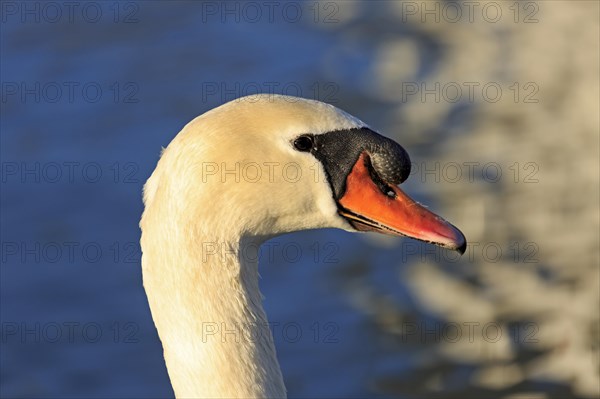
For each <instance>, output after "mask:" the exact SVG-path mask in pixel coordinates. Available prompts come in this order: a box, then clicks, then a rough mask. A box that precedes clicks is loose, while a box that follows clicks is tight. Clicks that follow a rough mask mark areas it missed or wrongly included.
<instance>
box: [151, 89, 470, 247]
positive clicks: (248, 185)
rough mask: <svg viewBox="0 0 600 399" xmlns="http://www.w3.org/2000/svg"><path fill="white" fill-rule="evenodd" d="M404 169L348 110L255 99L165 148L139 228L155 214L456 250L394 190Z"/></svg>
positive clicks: (265, 234) (443, 227)
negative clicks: (405, 240)
mask: <svg viewBox="0 0 600 399" xmlns="http://www.w3.org/2000/svg"><path fill="white" fill-rule="evenodd" d="M409 174H410V158H409V156H408V154H407V152H406V151H405V150H404V148H403V147H402V146H400V145H399V144H398V143H396V142H394V141H393V140H390V139H388V138H386V137H383V136H381V135H380V134H378V133H377V132H375V131H374V130H372V129H371V128H370V127H369V126H367V125H366V124H365V123H363V122H362V121H360V120H359V119H357V118H355V117H353V116H351V115H349V114H347V113H346V112H344V111H341V110H339V109H337V108H336V107H334V106H332V105H329V104H325V103H322V102H319V101H313V100H306V99H301V98H296V97H289V96H279V95H265V94H263V95H253V96H248V97H243V98H240V99H237V100H234V101H231V102H229V103H227V104H225V105H222V106H220V107H218V108H215V109H213V110H211V111H209V112H207V113H205V114H203V115H201V116H199V117H197V118H196V119H194V120H193V121H191V122H190V123H189V124H188V125H186V126H185V127H184V129H183V130H182V131H181V132H180V133H179V134H178V135H177V137H176V138H175V139H174V140H173V141H172V142H171V144H170V145H169V146H168V147H167V148H166V149H165V150H164V152H163V155H162V157H161V160H160V161H159V164H158V166H157V168H156V170H155V172H154V173H153V175H152V176H151V178H150V179H149V180H148V183H147V184H146V186H145V188H144V202H145V205H146V211H145V212H144V217H143V219H142V227H143V225H144V223H145V220H144V219H147V218H150V217H151V216H148V213H151V212H150V211H151V210H153V211H154V212H153V213H154V214H161V215H162V216H163V217H167V218H169V220H171V221H173V222H174V223H179V224H183V225H186V226H188V227H189V229H188V232H199V233H200V234H204V235H206V233H211V234H213V235H216V236H220V237H228V236H232V235H233V236H235V237H238V238H240V237H241V238H243V237H256V238H261V239H266V238H269V237H272V236H275V235H278V234H283V233H287V232H292V231H297V230H305V229H315V228H324V227H330V228H331V227H332V228H340V229H344V230H348V231H376V232H379V233H384V234H391V235H402V236H408V237H412V238H415V239H418V240H422V241H427V242H430V243H433V244H436V245H439V246H442V247H446V248H449V249H454V250H457V251H459V252H461V253H463V252H464V250H465V248H466V240H465V237H464V236H463V234H462V233H461V232H460V231H459V230H458V229H457V228H456V227H454V226H453V225H451V224H450V223H448V222H446V221H445V220H444V219H442V218H441V217H439V216H437V215H435V214H434V213H432V212H430V211H429V210H427V209H426V208H425V207H423V206H422V205H420V204H418V203H417V202H415V201H413V200H412V199H411V198H410V197H408V196H407V195H406V194H405V193H404V192H403V190H402V189H401V188H400V187H399V185H400V184H401V183H402V182H404V181H405V180H406V179H407V178H408V176H409ZM163 220H164V219H163Z"/></svg>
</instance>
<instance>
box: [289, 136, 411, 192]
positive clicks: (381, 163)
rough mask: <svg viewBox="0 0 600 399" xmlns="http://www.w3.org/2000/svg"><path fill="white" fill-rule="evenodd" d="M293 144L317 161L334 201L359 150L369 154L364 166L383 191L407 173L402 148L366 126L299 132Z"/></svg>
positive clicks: (403, 177)
mask: <svg viewBox="0 0 600 399" xmlns="http://www.w3.org/2000/svg"><path fill="white" fill-rule="evenodd" d="M311 139H312V143H311ZM294 147H295V148H296V149H297V150H298V151H304V152H308V151H310V153H311V154H312V155H313V156H314V157H315V158H317V159H318V160H319V161H320V162H321V164H322V165H323V168H324V170H325V173H326V175H327V178H328V179H329V184H330V185H331V188H332V190H333V196H334V199H335V200H336V201H339V200H340V199H341V198H342V197H343V196H344V193H345V192H346V178H347V177H348V175H349V174H350V171H351V170H352V168H353V167H354V165H355V164H356V161H357V160H358V158H359V156H360V154H362V153H363V152H366V153H367V154H368V155H369V157H368V160H367V162H368V163H367V168H368V169H369V172H370V173H371V178H372V179H373V181H374V182H375V183H376V184H377V186H378V187H379V188H380V190H381V191H382V192H383V194H386V195H388V193H389V189H388V185H397V184H400V183H402V182H403V181H404V180H406V178H407V177H408V175H409V174H410V158H409V156H408V153H407V152H406V150H404V148H402V146H401V145H400V144H398V143H396V142H395V141H393V140H390V139H388V138H386V137H383V136H381V135H380V134H378V133H375V132H374V131H372V130H371V129H369V128H366V127H363V128H360V129H358V128H356V129H349V130H336V131H333V132H328V133H324V134H318V135H311V134H303V135H300V136H298V137H297V138H296V139H295V140H294Z"/></svg>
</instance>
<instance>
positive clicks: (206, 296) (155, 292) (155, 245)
mask: <svg viewBox="0 0 600 399" xmlns="http://www.w3.org/2000/svg"><path fill="white" fill-rule="evenodd" d="M158 231H159V232H163V234H165V233H164V232H168V229H165V228H164V226H161V229H159V230H158ZM153 233H154V231H152V232H147V231H146V230H144V229H143V233H142V250H143V257H142V266H143V277H144V287H145V289H146V292H147V295H148V299H149V303H150V308H151V311H152V316H153V319H154V322H155V324H156V327H157V330H158V334H159V336H160V339H161V341H162V343H163V349H164V356H165V360H166V364H167V369H168V373H169V377H170V379H171V383H172V385H173V389H174V391H175V395H176V396H177V397H181V398H183V397H247V398H252V397H274V398H275V397H276V398H281V397H285V396H286V391H285V386H284V383H283V378H282V375H281V370H280V367H279V363H278V361H277V356H276V352H275V345H274V342H273V337H272V334H271V330H270V328H269V324H268V321H267V317H266V314H265V312H264V309H263V306H262V295H261V293H260V291H259V287H258V264H257V258H258V257H257V256H256V257H254V256H249V255H248V253H249V252H248V250H249V248H252V249H253V248H256V251H258V246H259V244H260V241H259V240H257V239H242V238H239V237H236V238H235V239H232V238H231V237H230V238H228V239H221V238H220V237H216V236H210V235H209V234H206V233H203V234H193V233H190V230H189V229H184V231H171V232H170V233H171V234H169V236H168V239H167V237H165V236H162V237H161V234H159V233H157V234H156V235H155V236H153ZM252 251H253V250H250V252H252Z"/></svg>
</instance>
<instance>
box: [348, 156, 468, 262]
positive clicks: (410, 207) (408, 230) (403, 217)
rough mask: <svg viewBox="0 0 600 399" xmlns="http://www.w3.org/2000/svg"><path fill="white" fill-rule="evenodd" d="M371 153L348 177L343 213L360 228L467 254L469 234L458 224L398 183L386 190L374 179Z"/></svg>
mask: <svg viewBox="0 0 600 399" xmlns="http://www.w3.org/2000/svg"><path fill="white" fill-rule="evenodd" d="M369 167H370V160H369V156H368V154H366V153H365V152H363V153H362V154H361V155H360V157H359V158H358V161H357V162H356V164H355V165H354V167H353V168H352V171H351V172H350V174H349V175H348V177H347V178H346V192H345V193H344V195H343V196H342V198H340V200H339V201H338V203H339V205H340V209H339V213H340V215H342V216H344V217H346V218H347V219H348V220H349V221H350V223H351V224H352V225H353V226H354V228H356V229H357V230H362V231H377V232H380V233H384V234H391V235H399V236H406V237H411V238H415V239H417V240H421V241H426V242H429V243H431V244H435V245H439V246H441V247H444V248H448V249H453V250H456V251H458V252H460V253H461V254H463V253H464V252H465V250H466V248H467V241H466V239H465V236H464V235H463V234H462V233H461V232H460V230H458V229H457V228H456V227H454V226H453V225H451V224H450V223H448V222H447V221H445V220H444V219H442V218H441V217H439V216H438V215H436V214H435V213H433V212H430V211H429V210H427V208H425V207H423V206H422V205H420V204H419V203H418V202H416V201H414V200H413V199H411V198H410V197H409V196H408V195H406V194H404V192H403V191H402V190H400V188H398V187H397V186H396V185H393V184H392V185H389V186H386V188H385V191H386V192H387V193H384V192H383V191H382V189H381V188H380V187H379V186H378V185H377V184H376V183H375V182H374V181H373V178H372V177H371V173H372V171H370V170H369Z"/></svg>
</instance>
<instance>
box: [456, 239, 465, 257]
mask: <svg viewBox="0 0 600 399" xmlns="http://www.w3.org/2000/svg"><path fill="white" fill-rule="evenodd" d="M466 250H467V240H465V239H463V242H462V244H461V245H460V246H459V247H457V248H456V251H457V252H458V253H459V254H461V255H464V253H465V251H466Z"/></svg>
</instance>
